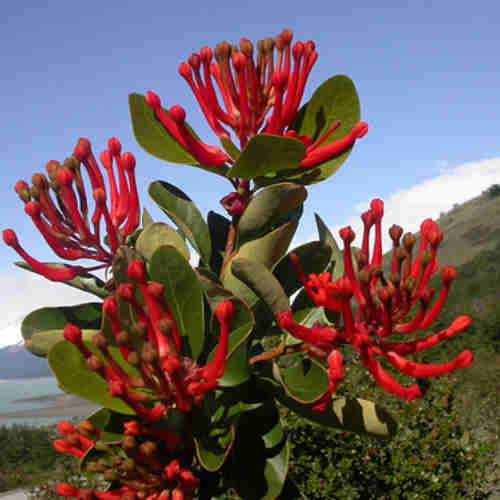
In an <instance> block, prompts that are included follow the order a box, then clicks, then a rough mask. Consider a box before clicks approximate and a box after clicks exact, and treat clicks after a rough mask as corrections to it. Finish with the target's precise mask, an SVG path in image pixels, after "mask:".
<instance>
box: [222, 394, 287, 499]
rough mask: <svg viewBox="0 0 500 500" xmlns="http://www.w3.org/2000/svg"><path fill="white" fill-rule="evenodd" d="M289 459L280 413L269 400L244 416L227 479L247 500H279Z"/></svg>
mask: <svg viewBox="0 0 500 500" xmlns="http://www.w3.org/2000/svg"><path fill="white" fill-rule="evenodd" d="M289 457H290V447H289V443H288V441H287V439H286V437H285V435H284V432H283V428H282V426H281V422H280V418H279V412H278V409H277V407H276V405H275V404H274V402H273V401H271V400H268V401H265V403H264V404H263V405H261V406H260V407H259V408H257V409H255V410H253V411H250V412H247V413H244V414H243V415H242V416H241V418H240V420H239V422H238V428H237V434H236V440H235V443H234V448H233V452H232V453H231V455H230V457H229V460H228V463H227V467H226V468H225V470H224V472H225V477H226V478H227V479H228V483H229V485H231V486H233V487H234V489H235V490H236V491H237V493H238V494H239V495H240V497H242V498H244V499H245V500H261V499H266V500H275V499H276V498H278V497H279V495H280V493H281V490H282V489H283V486H284V483H285V479H286V475H287V472H288V461H289ZM242 464H245V466H244V467H242Z"/></svg>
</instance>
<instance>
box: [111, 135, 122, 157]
mask: <svg viewBox="0 0 500 500" xmlns="http://www.w3.org/2000/svg"><path fill="white" fill-rule="evenodd" d="M108 149H109V152H110V153H111V154H112V155H113V156H119V155H120V153H121V151H122V144H121V142H120V139H118V138H117V137H111V139H109V141H108Z"/></svg>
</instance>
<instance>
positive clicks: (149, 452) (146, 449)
mask: <svg viewBox="0 0 500 500" xmlns="http://www.w3.org/2000/svg"><path fill="white" fill-rule="evenodd" d="M139 451H140V452H141V453H142V454H143V455H144V456H146V457H151V456H153V455H154V454H155V453H156V452H157V451H158V445H157V444H156V443H154V442H153V441H145V442H144V443H142V444H141V445H139Z"/></svg>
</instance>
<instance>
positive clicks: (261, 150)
mask: <svg viewBox="0 0 500 500" xmlns="http://www.w3.org/2000/svg"><path fill="white" fill-rule="evenodd" d="M305 154H306V148H305V146H304V144H302V143H301V142H300V141H297V140H296V139H290V138H288V137H282V136H276V135H265V134H260V135H255V136H254V137H252V138H251V139H250V141H249V142H248V144H247V146H246V147H245V149H244V150H243V151H242V153H241V155H240V157H239V158H238V160H236V162H235V163H234V165H233V167H232V168H231V170H230V171H229V173H228V176H229V177H233V178H234V177H238V178H242V179H254V178H255V177H260V176H265V175H268V174H272V173H275V172H279V171H280V170H286V169H291V168H296V167H298V165H299V163H300V162H301V160H302V159H303V158H304V156H305Z"/></svg>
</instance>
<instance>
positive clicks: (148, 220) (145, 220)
mask: <svg viewBox="0 0 500 500" xmlns="http://www.w3.org/2000/svg"><path fill="white" fill-rule="evenodd" d="M153 222H154V220H153V218H152V217H151V214H150V213H149V212H148V211H147V209H143V211H142V227H143V228H146V227H148V226H150V225H151V224H153Z"/></svg>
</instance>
